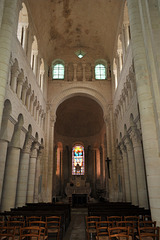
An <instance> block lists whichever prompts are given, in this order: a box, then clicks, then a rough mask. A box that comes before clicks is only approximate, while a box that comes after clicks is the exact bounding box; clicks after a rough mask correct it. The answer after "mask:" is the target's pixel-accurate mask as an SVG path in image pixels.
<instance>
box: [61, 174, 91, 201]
mask: <svg viewBox="0 0 160 240" xmlns="http://www.w3.org/2000/svg"><path fill="white" fill-rule="evenodd" d="M65 193H66V195H67V197H68V199H71V200H72V201H71V202H72V203H73V205H74V203H77V204H83V203H85V202H86V203H87V201H88V197H89V195H90V193H91V187H90V183H88V182H86V180H85V179H83V178H82V176H75V177H74V178H72V179H71V181H70V183H67V186H66V188H65Z"/></svg>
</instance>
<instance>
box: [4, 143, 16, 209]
mask: <svg viewBox="0 0 160 240" xmlns="http://www.w3.org/2000/svg"><path fill="white" fill-rule="evenodd" d="M19 156H20V148H17V147H13V146H10V147H9V148H8V153H7V161H6V168H5V178H4V183H3V194H2V201H1V211H9V210H10V208H14V207H15V198H16V188H17V177H18V167H19Z"/></svg>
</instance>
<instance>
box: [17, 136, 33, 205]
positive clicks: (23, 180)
mask: <svg viewBox="0 0 160 240" xmlns="http://www.w3.org/2000/svg"><path fill="white" fill-rule="evenodd" d="M30 137H31V135H30V133H29V132H28V133H27V135H26V139H25V143H24V147H23V150H22V153H21V156H20V163H19V175H18V182H17V196H16V207H22V206H24V205H25V204H26V196H27V184H28V170H29V158H30V153H31V144H32V140H31V138H30Z"/></svg>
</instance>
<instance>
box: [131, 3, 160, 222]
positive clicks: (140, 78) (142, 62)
mask: <svg viewBox="0 0 160 240" xmlns="http://www.w3.org/2000/svg"><path fill="white" fill-rule="evenodd" d="M127 2H128V11H129V20H130V30H131V39H132V53H133V59H134V67H135V74H136V85H137V96H138V102H139V110H140V116H141V127H142V138H143V146H144V155H145V165H146V174H147V182H148V192H149V201H150V209H151V214H152V220H154V221H157V225H158V226H159V225H160V220H159V219H160V208H159V201H160V191H159V188H160V184H159V183H160V174H159V173H160V156H159V152H160V146H159V143H160V141H159V140H158V139H159V133H160V130H159V126H158V122H157V117H156V116H157V114H158V113H159V110H158V112H157V110H156V108H155V104H154V102H155V99H154V98H155V95H154V94H153V92H152V90H153V89H152V88H151V86H152V84H153V79H151V75H150V74H149V72H150V70H151V69H152V68H151V65H148V63H147V61H146V60H151V59H152V54H148V56H147V58H146V53H149V51H150V50H151V49H148V48H149V46H148V44H147V45H145V44H144V43H146V39H147V38H146V37H147V36H148V35H147V34H145V33H144V29H145V27H146V28H148V24H147V25H146V24H143V23H142V22H141V20H146V17H145V18H144V17H143V16H142V10H143V7H142V8H141V9H139V4H141V1H138V0H135V1H132V0H127ZM143 3H144V1H143ZM154 8H155V5H154ZM142 30H143V31H142ZM142 33H143V34H144V35H143V34H142ZM144 37H145V41H144ZM152 63H153V62H152ZM154 79H155V78H154ZM154 81H155V80H154ZM156 92H157V93H158V95H159V91H156ZM157 103H158V105H157V107H158V109H159V100H158V102H157Z"/></svg>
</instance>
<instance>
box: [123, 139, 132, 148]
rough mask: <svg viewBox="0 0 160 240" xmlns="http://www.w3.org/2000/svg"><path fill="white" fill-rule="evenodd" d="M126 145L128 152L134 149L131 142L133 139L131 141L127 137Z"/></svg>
mask: <svg viewBox="0 0 160 240" xmlns="http://www.w3.org/2000/svg"><path fill="white" fill-rule="evenodd" d="M124 144H125V146H126V148H127V150H131V149H132V142H131V139H130V137H129V135H125V138H124Z"/></svg>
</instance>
